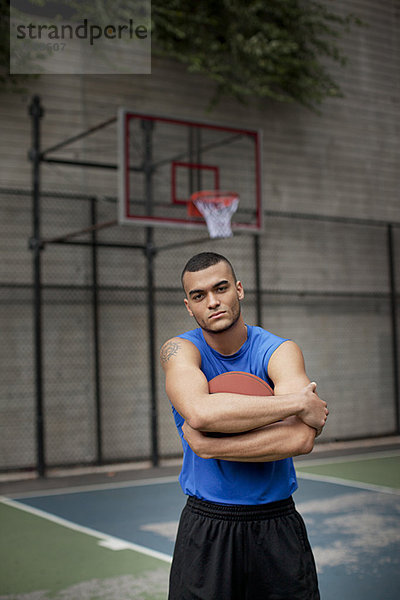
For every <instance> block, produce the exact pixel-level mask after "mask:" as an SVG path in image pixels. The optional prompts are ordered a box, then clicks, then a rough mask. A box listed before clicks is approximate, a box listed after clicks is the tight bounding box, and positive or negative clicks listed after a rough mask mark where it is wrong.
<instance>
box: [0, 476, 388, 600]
mask: <svg viewBox="0 0 400 600" xmlns="http://www.w3.org/2000/svg"><path fill="white" fill-rule="evenodd" d="M326 479H327V478H324V477H319V476H318V475H315V474H314V475H312V474H307V473H306V472H304V473H303V474H302V473H299V489H298V491H297V492H296V493H295V495H294V498H295V502H296V505H297V508H298V510H299V511H300V512H301V514H302V515H303V517H304V519H305V521H306V524H307V527H308V532H309V537H310V541H311V545H312V547H313V550H314V555H315V558H316V562H317V567H318V572H319V581H320V589H321V598H322V600H357V599H360V600H361V599H362V600H398V599H399V598H400V568H399V567H400V490H399V489H395V488H389V487H378V486H376V487H374V486H373V485H368V484H365V485H364V484H362V483H361V484H360V483H356V482H354V483H352V482H348V483H346V482H345V481H340V483H335V482H334V481H332V480H329V481H327V480H326ZM328 479H329V478H328ZM3 502H5V503H6V504H8V507H12V508H14V509H16V508H20V509H22V512H24V513H25V512H26V511H28V512H29V513H30V514H33V515H34V516H35V517H36V518H38V517H40V518H41V519H44V520H50V521H53V522H54V523H56V524H58V526H61V527H64V528H65V527H67V528H69V527H70V528H71V529H73V530H74V531H78V532H80V533H83V534H85V535H88V536H95V537H96V536H97V537H99V538H101V541H100V542H99V543H100V545H102V546H103V547H105V548H108V550H109V551H114V555H116V554H118V551H119V550H126V549H128V550H129V549H130V550H134V551H135V554H134V555H133V554H132V560H134V557H136V556H138V555H140V554H143V555H145V556H147V557H149V559H150V558H151V557H152V559H155V560H156V561H160V563H163V564H164V565H165V568H166V569H167V568H168V567H169V564H168V563H169V561H170V557H171V555H172V552H173V545H174V538H175V534H176V529H177V522H178V519H179V515H180V511H181V509H182V507H183V506H184V503H185V497H184V495H183V494H182V492H181V490H180V488H179V485H178V483H177V480H176V477H168V478H166V477H165V478H157V479H152V480H142V481H135V482H124V483H121V484H116V485H115V484H114V485H113V484H112V483H110V484H104V485H97V486H91V487H89V486H87V487H86V488H76V489H68V490H67V491H66V490H65V489H64V490H55V491H52V492H49V493H47V495H43V493H40V495H39V493H36V494H32V493H31V495H29V496H28V495H20V496H19V497H15V496H14V497H13V498H12V499H11V498H8V499H6V498H5V499H3ZM283 560H284V557H283ZM163 585H164V584H163ZM8 591H9V590H8ZM32 592H34V590H32ZM163 593H164V592H161V593H160V595H157V596H154V597H157V598H162V597H163ZM165 593H166V590H165ZM50 597H52V596H43V598H46V600H47V598H50ZM55 597H56V598H57V599H58V598H64V596H63V595H61V596H55ZM97 597H99V598H103V596H96V599H97ZM104 597H105V596H104ZM131 597H132V598H152V596H151V595H150V596H146V595H140V594H139V593H138V595H136V596H129V598H131ZM31 598H32V600H33V599H34V598H42V596H40V595H38V596H35V595H32V594H24V595H21V594H10V593H8V594H6V595H1V591H0V599H7V600H9V599H10V600H11V599H12V600H16V599H18V600H30V599H31ZM85 598H86V596H85ZM90 598H92V597H90ZM107 598H108V596H107ZM76 600H81V599H80V598H76ZM210 600H211V599H210Z"/></svg>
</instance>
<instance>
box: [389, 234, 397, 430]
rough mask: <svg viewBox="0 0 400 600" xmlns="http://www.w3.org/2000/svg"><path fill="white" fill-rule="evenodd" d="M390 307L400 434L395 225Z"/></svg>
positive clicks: (390, 246)
mask: <svg viewBox="0 0 400 600" xmlns="http://www.w3.org/2000/svg"><path fill="white" fill-rule="evenodd" d="M387 241H388V262H389V284H390V307H391V320H392V353H393V378H394V379H393V384H394V402H395V414H396V427H397V433H400V394H399V392H400V385H399V348H398V332H397V292H396V275H395V251H394V240H393V225H392V224H390V223H389V224H388V226H387Z"/></svg>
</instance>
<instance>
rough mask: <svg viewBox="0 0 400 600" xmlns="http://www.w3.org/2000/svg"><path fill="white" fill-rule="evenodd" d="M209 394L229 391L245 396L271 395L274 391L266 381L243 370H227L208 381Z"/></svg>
mask: <svg viewBox="0 0 400 600" xmlns="http://www.w3.org/2000/svg"><path fill="white" fill-rule="evenodd" d="M208 389H209V391H210V394H215V393H217V392H228V393H229V392H230V393H232V394H245V395H247V396H273V395H274V392H273V391H272V389H271V387H270V386H269V385H268V383H267V382H266V381H264V380H263V379H261V378H260V377H258V376H257V375H253V374H252V373H245V372H244V371H227V372H226V373H221V375H217V376H216V377H214V378H213V379H211V380H210V381H209V382H208Z"/></svg>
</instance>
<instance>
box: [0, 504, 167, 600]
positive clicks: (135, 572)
mask: <svg viewBox="0 0 400 600" xmlns="http://www.w3.org/2000/svg"><path fill="white" fill-rule="evenodd" d="M0 522H1V536H0V537H1V542H0V557H1V560H0V598H1V599H2V600H3V599H5V598H7V600H50V599H52V600H61V598H62V600H81V599H83V598H85V599H89V598H90V599H91V600H92V599H93V600H100V599H101V598H107V599H108V598H113V599H115V600H131V599H133V598H135V599H137V600H139V599H140V600H162V599H165V594H166V589H167V582H168V572H169V565H168V564H166V563H165V562H163V561H161V560H157V559H155V558H152V557H149V556H146V555H144V554H141V553H139V552H135V551H133V550H131V549H126V550H118V551H115V550H112V549H109V548H105V547H101V546H100V545H99V542H101V540H99V539H96V538H95V537H92V536H89V535H87V534H85V533H80V532H79V531H74V530H71V529H69V528H67V527H63V526H62V525H59V524H57V523H53V522H51V521H48V520H47V519H45V518H41V517H40V516H37V515H34V514H30V513H28V512H24V511H23V510H19V509H18V508H14V507H12V506H8V505H5V504H3V503H0Z"/></svg>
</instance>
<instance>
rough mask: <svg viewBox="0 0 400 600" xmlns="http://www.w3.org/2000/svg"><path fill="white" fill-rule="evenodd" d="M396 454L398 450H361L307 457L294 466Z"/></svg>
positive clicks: (384, 456) (399, 451) (398, 454)
mask: <svg viewBox="0 0 400 600" xmlns="http://www.w3.org/2000/svg"><path fill="white" fill-rule="evenodd" d="M396 456H400V450H382V452H379V451H377V452H369V453H368V452H363V453H362V454H350V455H346V456H331V457H328V456H327V457H325V458H310V459H309V458H307V459H306V460H301V461H300V460H299V461H297V462H296V460H295V462H296V466H297V467H298V468H301V465H305V467H307V466H308V465H310V466H311V465H312V466H316V467H317V466H318V465H328V464H337V463H346V462H355V461H356V462H358V461H361V460H370V459H371V460H373V459H376V458H396Z"/></svg>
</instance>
